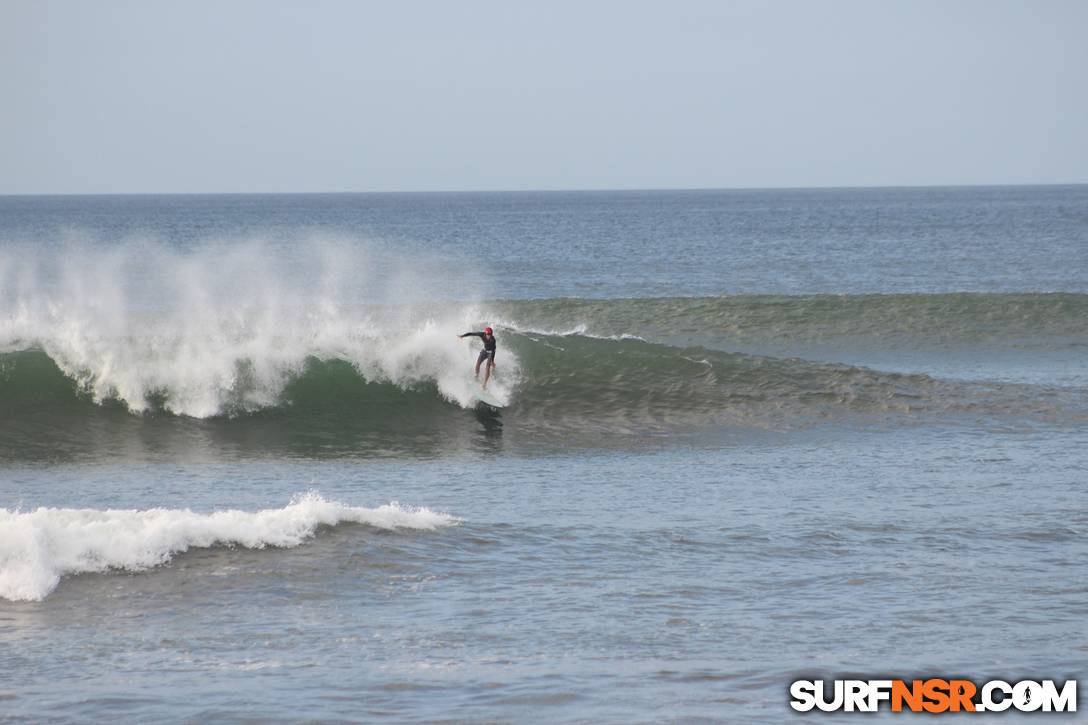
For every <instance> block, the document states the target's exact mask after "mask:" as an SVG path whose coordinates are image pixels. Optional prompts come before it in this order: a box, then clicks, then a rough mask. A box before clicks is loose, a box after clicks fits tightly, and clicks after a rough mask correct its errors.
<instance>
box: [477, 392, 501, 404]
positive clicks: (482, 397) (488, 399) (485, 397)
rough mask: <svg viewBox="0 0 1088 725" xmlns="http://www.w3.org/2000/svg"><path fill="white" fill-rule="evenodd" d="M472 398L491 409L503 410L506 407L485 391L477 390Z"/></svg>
mask: <svg viewBox="0 0 1088 725" xmlns="http://www.w3.org/2000/svg"><path fill="white" fill-rule="evenodd" d="M474 397H475V398H476V401H477V402H479V403H483V404H484V405H488V406H491V407H492V408H505V407H506V405H505V404H503V402H502V401H501V400H499V399H498V398H496V397H495V396H494V395H492V394H491V393H489V392H487V391H486V390H477V391H476V393H475V395H474Z"/></svg>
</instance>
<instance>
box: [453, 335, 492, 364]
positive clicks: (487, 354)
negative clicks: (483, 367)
mask: <svg viewBox="0 0 1088 725" xmlns="http://www.w3.org/2000/svg"><path fill="white" fill-rule="evenodd" d="M459 337H478V338H480V339H481V340H483V341H484V349H483V350H480V356H479V357H478V358H476V363H477V364H479V363H482V362H483V361H484V360H487V359H489V358H490V359H491V364H492V365H494V364H495V336H494V335H492V336H491V337H488V336H487V333H486V332H466V333H465V334H464V335H460V336H459Z"/></svg>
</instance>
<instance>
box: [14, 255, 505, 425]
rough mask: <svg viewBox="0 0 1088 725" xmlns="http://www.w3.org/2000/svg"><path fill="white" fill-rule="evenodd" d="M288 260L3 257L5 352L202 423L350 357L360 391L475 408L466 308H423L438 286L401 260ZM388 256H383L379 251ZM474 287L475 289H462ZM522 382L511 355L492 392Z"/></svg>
mask: <svg viewBox="0 0 1088 725" xmlns="http://www.w3.org/2000/svg"><path fill="white" fill-rule="evenodd" d="M306 252H307V254H306V256H305V257H303V258H302V259H293V258H289V257H286V256H285V255H283V254H279V253H277V252H276V251H275V250H272V249H270V248H268V247H267V246H265V245H262V244H259V243H250V244H244V245H238V246H230V247H216V246H214V245H207V246H205V247H201V248H198V249H195V250H190V251H184V252H182V251H177V250H172V249H168V248H166V247H163V246H161V245H155V244H130V245H122V246H119V247H114V248H109V249H101V248H95V247H75V248H66V249H63V250H53V251H48V252H45V253H37V252H35V251H34V250H27V249H20V248H15V249H8V250H4V252H3V253H2V254H0V309H4V310H6V311H7V314H5V315H2V316H0V352H11V351H18V350H25V349H28V348H38V349H41V350H43V351H44V352H45V353H46V354H47V355H48V356H49V357H50V358H51V359H52V360H53V361H54V362H55V363H56V365H57V366H58V367H59V368H60V369H61V370H62V371H63V372H64V373H65V374H66V375H67V376H69V377H70V378H72V379H73V380H75V381H76V383H77V384H78V386H79V388H80V389H81V390H82V391H83V392H84V393H86V394H87V395H89V396H90V397H91V398H92V399H93V400H94V401H95V402H102V401H105V400H119V401H122V402H123V403H124V404H125V405H126V406H127V407H128V408H129V410H131V411H133V412H143V411H147V410H154V409H163V410H166V411H169V412H172V413H176V414H181V415H187V416H192V417H197V418H206V417H210V416H215V415H223V414H228V415H229V414H234V413H239V412H249V411H254V410H259V409H262V408H267V407H271V406H274V405H277V404H278V403H279V402H280V401H279V398H280V395H281V393H282V391H283V389H284V386H285V385H286V384H287V383H288V382H289V381H290V380H292V379H294V378H296V377H297V376H298V375H299V374H300V373H301V372H302V371H303V370H304V369H305V367H306V365H307V364H308V361H310V360H313V359H317V360H343V361H346V362H348V363H350V364H351V365H353V366H354V367H355V368H356V369H357V370H358V371H359V374H360V375H361V376H362V377H363V378H364V379H366V380H367V381H369V382H377V383H392V384H394V385H397V386H399V387H402V388H405V389H407V388H410V387H413V386H416V385H419V384H430V383H433V384H435V385H436V386H437V388H438V392H439V394H440V395H441V396H442V397H443V398H444V399H446V400H448V401H449V402H451V403H455V404H457V405H460V406H461V407H464V408H468V407H471V406H472V405H473V404H474V400H473V393H474V392H475V389H476V385H475V382H474V381H473V379H472V360H473V358H474V354H473V353H472V352H471V351H470V350H468V349H467V348H466V345H465V344H464V343H462V342H461V341H459V340H458V339H457V338H456V335H457V333H460V332H464V331H465V330H469V329H477V327H478V326H479V325H480V323H481V322H482V321H485V320H484V318H482V317H481V315H480V311H479V309H478V308H477V307H476V306H475V305H473V304H472V303H460V304H457V305H450V304H446V303H438V302H428V301H426V299H425V297H426V295H425V290H426V289H427V288H428V287H430V286H432V282H433V285H434V286H435V288H436V289H437V288H441V287H442V285H443V284H444V285H445V286H448V284H449V282H448V281H447V282H445V283H439V282H437V281H432V280H430V279H428V278H426V277H425V276H424V275H421V274H417V273H414V272H413V271H412V268H411V264H410V263H409V262H407V261H406V260H394V261H393V262H391V261H390V260H389V259H388V258H386V259H383V260H382V261H381V263H376V262H375V261H374V260H373V259H372V256H373V255H372V252H371V251H368V250H366V249H362V248H356V247H353V246H349V245H343V244H341V245H335V244H314V245H311V246H310V247H307V249H306ZM387 257H388V255H387ZM466 291H468V290H466ZM517 380H518V361H517V357H516V355H513V354H510V353H508V352H507V351H504V354H503V357H502V365H501V375H499V376H498V377H497V378H496V380H495V381H494V383H493V385H492V386H491V391H492V393H493V394H494V395H496V396H497V397H498V398H500V399H501V400H502V401H503V403H508V402H509V401H510V397H511V394H512V391H513V389H514V387H515V386H516V384H517Z"/></svg>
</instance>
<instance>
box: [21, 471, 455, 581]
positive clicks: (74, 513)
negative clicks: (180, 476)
mask: <svg viewBox="0 0 1088 725" xmlns="http://www.w3.org/2000/svg"><path fill="white" fill-rule="evenodd" d="M347 522H354V523H361V524H367V525H369V526H375V527H378V528H382V529H437V528H440V527H444V526H450V525H453V524H456V523H457V522H458V519H457V518H456V517H454V516H451V515H449V514H445V513H437V512H435V511H431V510H430V509H426V508H412V507H407V506H401V505H400V504H398V503H390V504H387V505H385V506H379V507H377V508H363V507H356V506H347V505H344V504H341V503H337V502H335V501H327V500H325V499H324V498H322V497H321V496H320V495H319V494H317V493H314V492H310V493H307V494H304V495H301V496H298V497H296V498H295V499H294V500H292V501H291V503H290V504H288V505H287V506H284V507H283V508H279V509H266V510H262V511H256V512H247V511H237V510H229V511H216V512H214V513H210V514H201V513H194V512H193V511H190V510H188V509H161V508H159V509H148V510H142V511H137V510H114V509H107V510H99V509H61V508H44V507H43V508H38V509H36V510H34V511H25V512H24V511H18V510H9V509H0V598H3V599H9V600H14V601H20V600H22V601H37V600H41V599H44V598H45V597H46V596H48V595H49V593H50V592H52V591H53V590H54V589H55V588H56V587H57V584H58V583H59V582H60V580H61V577H63V576H66V575H69V574H80V573H86V572H102V571H106V570H109V569H124V570H128V571H142V570H145V569H149V568H151V567H155V566H159V565H161V564H163V563H165V562H167V561H169V560H170V559H171V558H173V557H174V555H176V554H179V553H181V552H184V551H187V550H189V549H194V548H206V547H211V546H242V547H245V548H247V549H263V548H265V547H269V546H272V547H284V548H289V547H294V546H298V545H300V544H302V543H303V542H305V541H306V540H307V539H308V538H310V537H311V536H313V534H314V532H315V531H316V529H317V527H319V526H336V525H337V524H342V523H347Z"/></svg>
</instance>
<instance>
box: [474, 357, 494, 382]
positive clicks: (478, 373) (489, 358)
mask: <svg viewBox="0 0 1088 725" xmlns="http://www.w3.org/2000/svg"><path fill="white" fill-rule="evenodd" d="M484 360H487V362H488V367H489V368H490V366H491V355H489V354H488V352H487V350H480V354H479V355H477V356H476V370H475V372H474V374H475V375H476V377H480V363H482V362H483V361H484ZM485 374H486V373H485ZM484 385H487V383H486V382H485V383H484Z"/></svg>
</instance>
